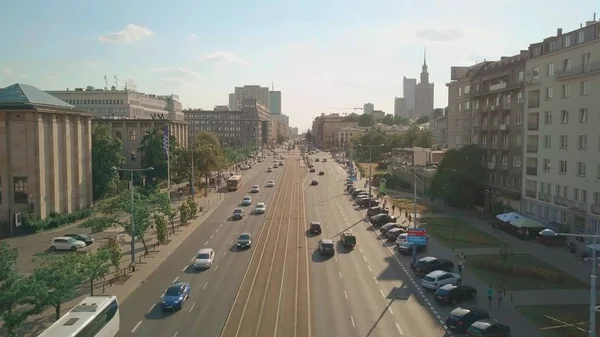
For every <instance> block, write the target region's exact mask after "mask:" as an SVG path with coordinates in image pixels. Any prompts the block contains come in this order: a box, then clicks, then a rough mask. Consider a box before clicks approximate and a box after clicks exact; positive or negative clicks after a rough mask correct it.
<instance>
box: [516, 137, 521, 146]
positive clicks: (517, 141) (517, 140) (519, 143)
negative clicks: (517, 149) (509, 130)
mask: <svg viewBox="0 0 600 337" xmlns="http://www.w3.org/2000/svg"><path fill="white" fill-rule="evenodd" d="M515 145H517V146H521V135H517V136H516V137H515Z"/></svg>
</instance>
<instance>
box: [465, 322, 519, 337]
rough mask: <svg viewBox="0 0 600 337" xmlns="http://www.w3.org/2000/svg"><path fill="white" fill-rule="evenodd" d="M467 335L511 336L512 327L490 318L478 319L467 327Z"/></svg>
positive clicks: (469, 336)
mask: <svg viewBox="0 0 600 337" xmlns="http://www.w3.org/2000/svg"><path fill="white" fill-rule="evenodd" d="M467 337H510V327H509V326H507V325H504V324H500V323H496V322H492V321H490V320H481V321H477V322H475V323H473V324H471V326H470V327H469V328H468V329H467Z"/></svg>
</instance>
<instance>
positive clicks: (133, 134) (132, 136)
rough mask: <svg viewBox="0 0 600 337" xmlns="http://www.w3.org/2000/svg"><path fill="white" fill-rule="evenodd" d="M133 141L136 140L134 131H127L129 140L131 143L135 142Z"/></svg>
mask: <svg viewBox="0 0 600 337" xmlns="http://www.w3.org/2000/svg"><path fill="white" fill-rule="evenodd" d="M135 139H136V136H135V130H131V131H129V140H130V141H132V142H133V141H135Z"/></svg>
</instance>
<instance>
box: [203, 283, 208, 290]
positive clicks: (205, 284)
mask: <svg viewBox="0 0 600 337" xmlns="http://www.w3.org/2000/svg"><path fill="white" fill-rule="evenodd" d="M207 285H208V282H206V283H204V287H202V290H204V289H206V286H207Z"/></svg>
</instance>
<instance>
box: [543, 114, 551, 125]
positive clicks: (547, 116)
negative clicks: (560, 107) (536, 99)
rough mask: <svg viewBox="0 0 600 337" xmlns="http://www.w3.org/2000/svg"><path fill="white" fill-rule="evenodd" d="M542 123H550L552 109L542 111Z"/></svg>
mask: <svg viewBox="0 0 600 337" xmlns="http://www.w3.org/2000/svg"><path fill="white" fill-rule="evenodd" d="M544 124H546V125H550V124H552V111H546V112H544Z"/></svg>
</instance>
